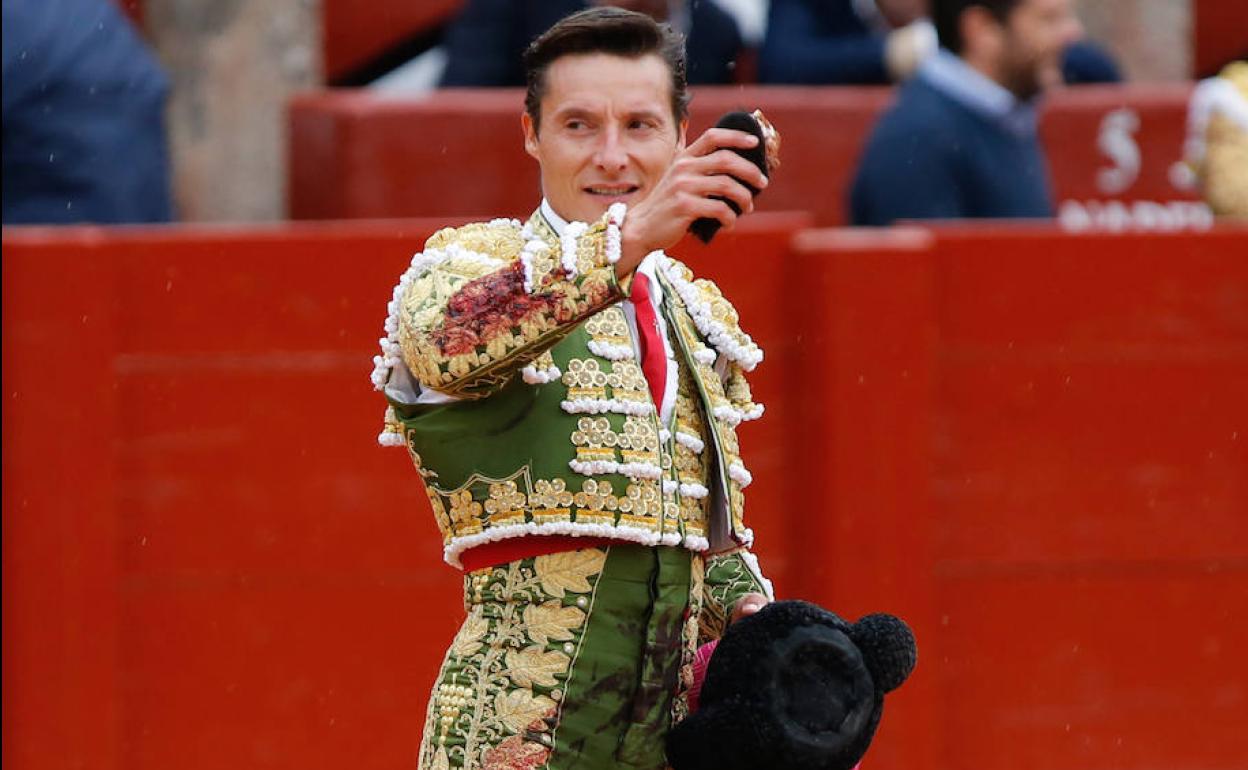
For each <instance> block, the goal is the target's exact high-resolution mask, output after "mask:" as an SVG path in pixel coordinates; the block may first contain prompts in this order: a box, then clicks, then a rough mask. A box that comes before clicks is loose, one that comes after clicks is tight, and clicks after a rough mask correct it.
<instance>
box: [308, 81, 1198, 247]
mask: <svg viewBox="0 0 1248 770" xmlns="http://www.w3.org/2000/svg"><path fill="white" fill-rule="evenodd" d="M1190 91H1191V87H1190V86H1189V85H1187V84H1166V85H1131V86H1123V87H1119V86H1098V87H1081V88H1072V89H1066V90H1063V91H1060V92H1057V93H1055V94H1053V95H1052V96H1051V97H1050V98H1048V99H1047V100H1046V102H1045V109H1044V112H1043V118H1042V122H1041V131H1042V134H1043V138H1044V142H1045V144H1046V146H1047V148H1048V155H1049V161H1050V165H1051V167H1052V171H1053V178H1054V187H1055V190H1054V194H1055V196H1056V201H1055V203H1056V205H1057V208H1058V209H1059V210H1060V212H1061V214H1062V216H1063V218H1064V220H1065V221H1066V222H1067V223H1068V224H1069V225H1070V226H1071V227H1073V228H1078V229H1088V228H1091V227H1093V226H1106V227H1111V228H1115V229H1131V228H1132V227H1135V226H1142V227H1144V228H1145V229H1150V230H1156V229H1161V230H1173V229H1182V228H1187V227H1197V228H1207V227H1208V226H1209V224H1210V221H1209V216H1208V212H1207V209H1205V207H1204V206H1203V205H1202V204H1199V203H1198V202H1196V198H1195V195H1194V193H1193V190H1192V188H1191V180H1190V178H1189V177H1190V174H1188V173H1187V171H1186V167H1184V166H1183V165H1182V164H1181V163H1180V161H1181V160H1182V157H1181V155H1182V150H1183V139H1184V134H1185V123H1186V114H1187V99H1188V96H1189V94H1190ZM892 98H893V92H892V91H891V90H888V89H883V88H794V87H759V86H754V87H708V88H699V89H695V90H694V100H693V104H692V107H691V109H692V113H691V121H690V131H691V133H692V134H693V135H695V136H696V134H697V133H699V132H701V131H703V130H705V129H706V128H708V127H709V126H711V125H712V124H713V123H714V122H715V120H716V119H717V118H718V117H719V116H720V115H721V114H722V113H724V112H726V111H728V110H734V109H741V108H743V107H744V108H751V109H752V108H754V107H761V108H762V109H763V111H764V112H766V113H767V115H768V116H769V117H770V118H771V119H772V120H773V121H774V122H775V124H776V125H777V126H778V127H779V128H780V130H781V133H782V134H783V137H784V147H783V150H782V152H781V156H782V159H783V166H782V168H781V170H780V171H779V172H777V174H776V180H777V183H776V184H774V185H772V186H771V187H769V188H768V189H767V192H766V194H765V195H762V196H761V197H760V198H759V200H758V204H759V208H760V210H763V211H784V210H804V211H810V212H811V213H812V214H813V215H814V217H815V221H816V222H818V223H819V224H821V225H840V224H844V222H845V219H846V216H847V204H846V194H847V189H848V186H849V184H850V181H851V179H852V176H853V173H854V170H855V168H856V165H857V158H858V155H859V153H860V152H861V149H862V146H863V144H864V142H865V140H866V136H867V133H868V131H869V130H870V128H871V126H872V125H873V124H874V122H875V120H876V118H877V117H878V115H879V113H880V111H881V110H883V109H884V108H885V106H887V104H888V103H889V101H890V100H891V99H892ZM521 102H522V99H521V93H520V92H519V91H516V90H484V91H483V90H448V91H441V92H437V93H434V94H431V95H427V96H422V97H419V98H412V99H400V98H395V97H393V96H385V97H382V96H376V95H371V94H369V93H367V92H364V91H328V92H321V93H314V94H308V95H305V96H303V97H301V98H298V99H295V100H294V101H293V102H292V104H291V107H290V113H289V123H290V141H291V145H290V163H289V174H290V184H289V190H290V214H291V216H292V217H294V218H296V219H333V218H344V217H345V218H354V217H393V216H481V215H494V214H499V213H506V214H508V215H512V216H521V215H523V214H525V213H527V211H528V209H529V207H530V206H531V205H532V200H533V196H534V194H535V191H536V190H538V189H539V183H538V177H537V164H536V163H535V162H534V161H533V159H532V158H530V157H529V156H528V155H526V154H525V152H524V149H523V147H522V146H521V132H520V116H519V113H520V109H521Z"/></svg>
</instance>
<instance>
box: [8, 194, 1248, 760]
mask: <svg viewBox="0 0 1248 770" xmlns="http://www.w3.org/2000/svg"><path fill="white" fill-rule="evenodd" d="M442 224H445V223H444V222H441V221H439V222H433V221H416V222H410V221H409V222H339V223H325V224H303V225H293V226H280V227H268V228H265V227H261V228H256V227H249V228H241V229H235V228H203V227H170V228H149V229H124V228H118V229H99V228H67V229H62V230H51V229H34V230H29V229H27V230H22V229H6V230H5V232H4V262H3V271H4V272H3V281H4V288H3V291H4V297H3V328H4V330H5V332H4V334H5V340H4V343H5V344H4V349H3V356H4V361H3V363H4V367H3V369H4V372H3V384H4V390H3V392H4V414H3V419H4V426H5V430H4V434H3V436H4V438H3V441H4V446H3V450H4V451H3V457H4V491H3V495H4V511H5V515H4V532H3V535H4V537H3V542H4V560H3V564H4V567H3V568H4V603H3V607H4V645H3V646H4V651H5V653H4V682H5V684H4V705H5V708H6V720H5V740H4V748H3V752H4V758H5V759H6V760H13V761H15V762H17V764H16V765H14V767H19V768H45V767H46V768H53V767H65V766H78V765H90V766H93V767H102V768H123V767H124V768H128V769H129V768H136V769H140V770H141V769H143V768H166V767H180V768H188V770H195V769H196V768H205V769H206V768H214V767H222V766H247V767H290V768H294V767H307V766H310V765H311V766H325V767H339V766H351V767H356V768H364V769H367V768H374V767H375V768H382V767H394V766H399V765H410V764H411V763H412V762H413V761H414V753H415V745H416V741H417V738H418V733H419V730H420V725H421V724H422V722H423V716H424V706H425V702H426V698H427V695H428V692H429V686H430V682H431V681H432V677H433V672H434V670H435V669H436V666H437V664H438V658H439V656H440V655H441V651H442V649H443V648H444V647H445V645H446V644H447V641H448V640H449V637H450V635H451V633H452V632H453V629H454V627H455V625H456V624H457V622H458V620H459V618H460V617H461V614H460V613H462V607H461V605H460V601H459V580H458V576H457V573H455V572H454V571H453V570H451V569H450V568H447V567H444V566H442V565H440V562H439V550H440V549H439V545H438V542H437V537H436V533H435V529H434V527H433V523H432V522H431V521H430V519H429V511H428V508H427V502H426V501H425V499H424V497H423V495H422V494H421V492H420V489H419V484H418V481H417V478H416V476H415V474H414V472H413V471H412V469H411V467H410V461H409V460H408V459H407V457H406V456H405V455H404V453H403V452H400V451H395V450H383V449H381V448H378V447H377V446H376V445H375V443H374V436H375V434H376V431H377V428H378V421H379V418H380V412H381V408H380V407H381V404H380V402H379V397H378V396H377V394H375V393H373V392H372V391H371V386H370V384H369V383H368V379H367V375H368V371H369V369H370V366H371V365H370V361H369V359H370V357H371V356H372V355H373V352H374V351H373V347H374V345H375V339H376V337H377V336H378V335H379V333H380V331H379V330H380V324H381V320H382V315H383V314H384V309H383V308H384V301H385V299H386V298H387V297H388V296H389V292H390V288H391V286H392V285H393V282H394V280H395V277H396V276H397V275H398V273H399V272H400V271H401V269H402V268H403V266H404V265H405V264H406V262H407V261H408V258H409V256H410V254H411V253H412V252H413V251H414V250H416V249H417V248H419V245H420V243H421V242H422V241H423V239H424V238H425V237H426V236H427V235H428V234H429V233H431V232H432V230H433V229H434V228H435V227H436V226H440V225H442ZM808 224H809V217H807V216H805V215H800V214H799V215H793V214H780V213H776V214H772V215H762V214H760V215H756V216H754V217H751V218H747V219H746V220H743V224H742V226H741V227H740V229H739V230H738V231H737V232H735V233H726V234H724V235H722V236H721V237H720V238H719V239H717V240H716V242H715V244H714V245H713V246H712V247H698V246H695V245H693V244H689V243H686V244H682V246H681V247H680V248H678V249H676V250H674V253H677V254H681V255H684V257H685V258H686V260H687V261H688V262H690V263H691V264H692V265H694V267H695V269H696V270H698V272H699V273H700V274H703V275H709V276H713V277H715V278H716V279H717V280H718V281H719V282H720V283H721V285H722V286H723V287H724V289H725V292H726V293H727V295H728V296H730V297H731V298H732V299H733V301H734V302H735V304H736V306H737V308H738V309H739V310H740V312H741V315H742V317H743V319H744V320H745V326H746V329H747V330H748V331H750V332H751V333H752V334H753V335H754V336H755V338H756V339H757V340H758V341H759V342H760V344H761V345H762V346H763V347H764V349H765V350H766V351H767V358H766V359H765V361H764V362H763V364H762V366H760V368H759V369H758V370H757V373H756V375H757V376H756V378H755V383H756V386H757V389H756V393H757V395H758V396H759V398H760V400H761V401H763V402H764V403H766V404H767V405H768V414H767V417H766V418H765V419H764V420H762V421H760V422H758V423H754V424H751V425H749V426H747V428H746V429H745V432H744V433H743V444H744V449H745V458H746V461H747V464H749V466H750V467H751V469H752V470H753V472H754V475H755V477H756V479H757V481H756V482H755V484H754V485H753V486H752V487H751V489H750V502H749V513H748V515H749V517H750V519H751V524H752V526H754V528H755V529H756V530H757V532H758V535H759V548H758V551H759V554H760V558H761V560H762V563H763V566H764V568H765V569H766V570H767V571H768V572H769V574H770V576H771V577H772V578H773V579H774V580H775V581H776V585H777V588H778V590H779V591H780V593H781V594H782V595H785V596H802V597H806V598H810V599H814V600H817V601H820V602H823V603H825V604H826V605H828V606H830V607H833V608H835V609H836V610H837V611H838V612H841V613H843V614H845V615H847V616H850V617H856V616H857V615H859V614H861V613H863V612H867V611H874V610H890V611H894V612H896V613H898V614H900V615H902V616H903V617H905V618H907V620H909V621H910V622H911V623H912V625H913V626H914V628H915V630H916V633H917V635H918V638H919V644H920V650H921V653H920V663H919V668H918V669H917V671H916V673H915V676H914V677H913V679H912V680H911V681H910V682H909V683H908V684H907V685H906V686H905V687H904V688H902V690H900V691H899V692H897V693H896V694H895V695H893V696H890V703H889V708H888V716H887V717H886V718H885V720H884V723H883V726H882V729H881V732H880V735H879V737H878V739H877V742H876V745H875V747H874V748H873V750H872V754H871V758H870V764H871V765H872V767H875V768H880V770H890V769H893V768H897V769H898V770H899V769H900V768H909V767H941V768H949V769H950V770H960V769H961V768H967V769H968V770H969V769H970V768H976V770H979V769H981V768H985V767H1006V766H1009V767H1021V768H1033V767H1047V766H1051V765H1061V766H1071V767H1078V766H1089V765H1110V764H1112V765H1113V766H1114V767H1119V768H1123V769H1124V770H1146V768H1154V767H1158V766H1167V767H1170V766H1174V767H1177V766H1184V765H1187V764H1198V765H1199V766H1201V767H1202V768H1212V769H1214V770H1237V769H1238V768H1240V767H1242V765H1243V761H1244V758H1245V756H1248V754H1246V753H1245V750H1244V744H1243V741H1242V735H1241V732H1242V730H1241V728H1240V726H1239V721H1241V720H1240V719H1239V715H1241V714H1242V713H1243V706H1244V697H1245V696H1244V693H1245V692H1248V662H1246V661H1245V659H1244V656H1242V655H1241V654H1239V651H1240V650H1242V649H1244V648H1245V646H1248V622H1246V621H1245V620H1244V618H1243V617H1242V613H1241V612H1239V611H1238V608H1239V607H1240V606H1241V605H1242V604H1243V598H1244V597H1245V596H1246V595H1248V551H1246V550H1245V543H1248V519H1246V518H1245V517H1244V516H1243V511H1244V510H1248V481H1246V480H1248V400H1245V399H1244V398H1243V393H1245V392H1248V263H1246V262H1245V261H1244V260H1243V257H1242V255H1243V254H1244V253H1245V245H1246V244H1248V232H1245V231H1244V230H1225V231H1222V230H1219V231H1215V232H1212V233H1205V234H1175V235H1153V236H1144V235H1131V236H1120V237H1112V236H1106V235H1070V234H1061V233H1057V232H1054V231H1052V230H1038V229H1035V228H1028V229H1023V230H1018V229H1012V228H999V227H998V228H991V229H984V228H935V229H931V228H923V229H908V228H900V229H891V230H881V231H871V232H867V231H852V230H850V231H845V230H840V231H834V230H815V231H810V230H804V228H805V227H806V226H807V225H808ZM795 234H796V235H795Z"/></svg>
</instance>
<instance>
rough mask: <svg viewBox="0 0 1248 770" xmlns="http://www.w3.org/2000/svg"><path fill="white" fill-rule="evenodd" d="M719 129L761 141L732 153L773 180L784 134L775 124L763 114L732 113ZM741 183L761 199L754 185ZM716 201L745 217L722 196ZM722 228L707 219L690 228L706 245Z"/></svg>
mask: <svg viewBox="0 0 1248 770" xmlns="http://www.w3.org/2000/svg"><path fill="white" fill-rule="evenodd" d="M715 127H716V128H731V129H733V130H736V131H744V132H745V133H747V134H753V135H754V136H757V137H758V144H756V145H754V146H753V147H751V148H750V149H748V150H742V149H738V148H736V147H733V148H732V151H733V152H735V153H737V154H738V155H740V156H741V157H743V158H745V159H746V160H748V161H749V162H751V163H753V164H754V165H755V166H758V170H759V171H762V172H763V176H770V175H771V172H772V171H774V170H775V169H776V168H778V167H779V166H780V133H779V132H778V131H776V129H775V127H774V126H772V125H771V122H770V121H768V120H767V118H766V117H765V116H764V115H763V112H762V110H754V112H753V113H749V112H729V113H728V114H726V115H724V116H723V117H722V118H720V119H719V122H718V123H716V124H715ZM734 178H735V177H734ZM737 181H738V182H741V184H742V185H745V187H746V188H747V189H748V190H749V191H750V193H751V194H753V195H758V190H756V189H754V187H753V185H749V184H746V183H745V182H743V181H741V180H740V179H737ZM716 198H718V199H719V200H722V201H724V202H725V203H727V204H728V206H729V207H730V208H731V209H732V210H733V211H734V212H736V213H737V214H740V213H741V207H740V206H738V205H737V204H736V203H734V202H732V201H730V200H727V199H725V198H719V196H716ZM719 228H720V224H719V220H716V219H708V218H705V217H703V218H702V219H698V220H695V221H694V223H693V224H692V225H690V226H689V232H691V233H693V234H694V235H696V236H697V237H698V239H699V240H701V241H702V242H703V243H710V242H711V239H712V238H714V237H715V233H717V232H719Z"/></svg>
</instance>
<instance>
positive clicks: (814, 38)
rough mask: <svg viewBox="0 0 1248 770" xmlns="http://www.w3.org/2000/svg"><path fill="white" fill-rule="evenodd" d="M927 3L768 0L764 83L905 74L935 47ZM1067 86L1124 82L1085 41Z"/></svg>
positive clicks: (873, 80) (1070, 63)
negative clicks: (769, 7)
mask: <svg viewBox="0 0 1248 770" xmlns="http://www.w3.org/2000/svg"><path fill="white" fill-rule="evenodd" d="M927 6H928V0H771V11H770V15H769V17H768V22H767V36H766V39H765V41H764V43H763V50H762V54H761V56H760V59H759V79H760V80H762V81H763V82H764V83H804V84H840V85H849V84H856V85H882V84H885V83H889V82H893V81H901V80H905V79H906V78H908V77H909V76H910V75H911V74H913V73H914V71H915V70H916V69H917V68H918V67H919V65H920V64H922V63H923V61H924V60H926V59H927V58H928V57H929V56H931V55H932V54H934V53H935V52H936V49H937V44H936V33H935V31H934V30H933V27H932V24H931V22H930V21H928V19H927V17H926V11H927ZM1062 74H1063V76H1064V78H1065V80H1066V82H1067V83H1070V84H1079V83H1105V82H1116V81H1119V80H1121V79H1122V77H1121V75H1120V74H1119V71H1118V66H1117V65H1116V64H1115V63H1114V60H1113V59H1112V58H1111V57H1110V56H1109V54H1107V53H1105V52H1104V51H1103V50H1101V49H1100V48H1099V47H1097V46H1096V45H1094V44H1092V43H1090V42H1087V41H1076V42H1073V43H1072V44H1071V45H1070V46H1069V47H1067V48H1066V49H1065V51H1064V52H1063V60H1062Z"/></svg>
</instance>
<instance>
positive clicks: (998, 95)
mask: <svg viewBox="0 0 1248 770" xmlns="http://www.w3.org/2000/svg"><path fill="white" fill-rule="evenodd" d="M919 76H920V77H922V78H923V79H924V80H925V81H927V83H928V84H930V85H931V86H933V87H934V88H936V89H937V90H938V91H941V92H942V93H944V94H945V95H946V96H949V97H950V98H952V99H954V100H955V101H957V102H960V103H961V104H962V105H964V106H966V107H968V108H970V109H972V110H974V111H975V112H978V113H980V114H981V115H984V116H986V117H988V118H990V119H992V120H994V121H996V122H997V123H1000V124H1001V125H1003V126H1005V127H1006V128H1008V129H1010V130H1011V131H1013V132H1015V133H1018V134H1034V133H1035V132H1036V106H1035V104H1034V103H1033V102H1020V101H1019V100H1018V98H1017V97H1015V96H1014V94H1012V93H1010V91H1009V90H1007V89H1006V88H1005V86H1002V85H1001V84H1000V83H998V82H997V81H995V80H993V79H992V78H990V77H988V76H987V75H985V74H984V73H982V72H980V71H979V70H977V69H975V68H974V67H972V66H971V65H969V64H967V63H966V62H964V61H962V59H961V58H959V57H958V56H955V55H954V54H953V53H952V52H950V51H948V50H946V49H944V48H942V49H940V51H938V52H937V53H936V55H935V56H931V57H929V58H928V59H927V61H925V62H923V65H922V66H921V67H920V68H919Z"/></svg>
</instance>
